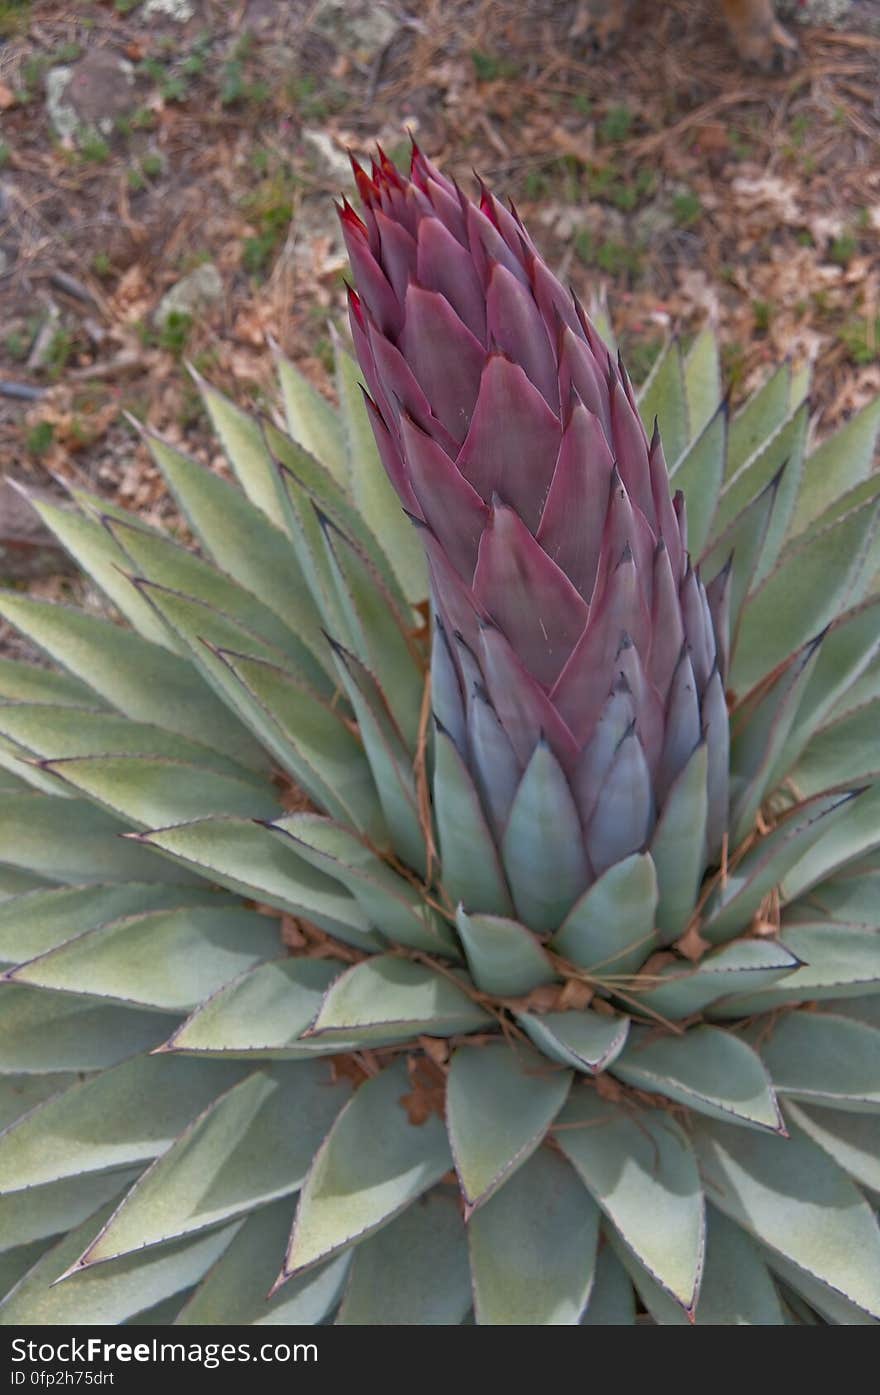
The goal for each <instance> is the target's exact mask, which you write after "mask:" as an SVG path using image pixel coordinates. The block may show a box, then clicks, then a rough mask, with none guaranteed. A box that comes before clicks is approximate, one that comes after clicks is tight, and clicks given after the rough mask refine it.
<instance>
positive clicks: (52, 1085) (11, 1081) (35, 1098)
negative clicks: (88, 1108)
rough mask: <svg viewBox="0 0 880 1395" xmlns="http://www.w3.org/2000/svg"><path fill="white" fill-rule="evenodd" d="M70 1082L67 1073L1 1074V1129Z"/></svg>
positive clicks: (7, 1126) (64, 1088)
mask: <svg viewBox="0 0 880 1395" xmlns="http://www.w3.org/2000/svg"><path fill="white" fill-rule="evenodd" d="M69 1084H70V1076H69V1075H65V1074H59V1075H0V1131H2V1130H4V1129H8V1128H9V1127H10V1125H12V1124H14V1123H15V1121H16V1120H17V1119H20V1118H21V1117H22V1115H24V1114H29V1113H30V1111H31V1110H32V1109H36V1107H37V1105H40V1104H43V1103H44V1101H45V1100H48V1099H51V1098H52V1096H53V1095H57V1094H60V1093H61V1091H62V1090H66V1089H67V1087H68V1085H69Z"/></svg>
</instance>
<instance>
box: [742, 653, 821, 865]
mask: <svg viewBox="0 0 880 1395" xmlns="http://www.w3.org/2000/svg"><path fill="white" fill-rule="evenodd" d="M822 640H823V635H819V636H818V638H816V639H814V640H811V641H810V642H809V643H808V644H805V645H804V647H803V649H801V650H800V652H799V653H797V654H795V655H794V657H793V659H792V661H791V663H790V664H788V666H787V667H786V668H784V669H783V670H782V672H781V673H779V675H778V676H777V677H776V678H774V679H773V681H772V682H770V683H768V685H767V686H766V687H763V688H761V689H760V690H759V692H758V694H757V696H756V697H755V699H754V700H753V701H747V702H746V703H745V704H743V707H742V709H740V710H738V711H736V712H735V713H734V716H733V731H732V736H731V745H730V764H731V792H732V796H733V797H732V800H731V806H732V807H731V812H730V825H729V826H730V829H731V845H732V846H733V847H736V846H737V845H738V844H739V843H741V842H742V841H743V839H745V838H746V837H748V835H749V833H750V832H751V831H752V828H753V826H754V822H755V816H756V814H757V812H758V810H759V809H760V807H761V803H762V801H763V799H764V797H765V795H766V794H767V792H768V790H770V789H772V787H773V785H772V782H773V779H774V776H775V774H776V772H777V770H778V767H779V760H780V756H781V754H782V751H783V749H784V747H785V744H786V742H787V740H788V737H789V735H790V733H791V729H792V726H793V725H794V723H795V721H796V719H797V716H798V712H799V708H800V704H801V702H802V700H803V698H804V695H805V693H806V690H807V688H808V686H809V682H810V678H811V676H812V673H813V670H814V668H815V665H816V661H817V659H818V656H819V654H820V652H821V646H822ZM820 788H821V787H820ZM798 789H800V786H798ZM802 793H803V794H804V796H805V797H806V796H809V795H810V794H814V793H818V790H804V791H802Z"/></svg>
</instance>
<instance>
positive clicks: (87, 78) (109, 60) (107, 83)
mask: <svg viewBox="0 0 880 1395" xmlns="http://www.w3.org/2000/svg"><path fill="white" fill-rule="evenodd" d="M133 84H134V68H133V67H132V64H131V63H129V62H128V60H127V59H125V58H120V57H119V56H118V54H115V53H111V51H110V50H109V49H106V48H96V49H92V50H91V51H90V52H89V53H87V54H86V55H85V57H84V58H81V59H80V61H79V62H78V63H75V64H73V66H72V67H71V66H67V65H64V66H62V67H58V68H50V70H49V72H48V73H47V74H46V108H47V111H48V113H49V119H50V121H51V122H52V125H53V126H54V128H55V130H56V132H57V134H58V136H59V137H60V139H61V140H64V141H71V140H75V139H76V137H77V136H78V135H79V134H80V132H82V131H100V132H101V133H102V134H103V135H105V136H108V135H110V133H111V131H112V130H113V127H114V125H115V123H116V119H117V117H119V116H122V115H123V114H124V113H125V112H127V111H128V110H129V109H130V107H131V100H132V92H131V89H132V86H133Z"/></svg>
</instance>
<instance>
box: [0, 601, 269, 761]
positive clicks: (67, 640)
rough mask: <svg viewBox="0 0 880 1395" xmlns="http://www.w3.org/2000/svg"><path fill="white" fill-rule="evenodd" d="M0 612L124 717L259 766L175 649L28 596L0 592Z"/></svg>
mask: <svg viewBox="0 0 880 1395" xmlns="http://www.w3.org/2000/svg"><path fill="white" fill-rule="evenodd" d="M0 615H2V616H3V617H4V619H6V620H8V621H9V622H10V624H12V625H15V626H17V628H18V629H20V630H21V631H22V632H23V633H24V634H26V635H27V636H28V638H30V639H31V640H33V642H34V644H36V645H37V646H38V647H39V648H40V649H42V650H43V651H44V652H45V653H47V654H48V655H49V656H50V658H52V659H54V660H55V661H56V662H57V663H59V664H60V665H61V666H62V668H65V669H67V670H68V671H69V672H70V673H72V674H73V675H74V676H75V677H76V678H81V679H82V680H83V681H84V682H86V683H88V685H89V687H91V688H93V689H94V691H95V692H96V693H98V694H99V696H100V697H102V698H104V699H105V701H107V702H108V703H110V704H111V706H113V707H116V708H117V709H118V710H119V711H120V712H123V713H124V714H125V716H126V717H131V718H132V719H133V720H134V721H136V722H152V723H154V724H155V725H156V726H160V727H165V728H166V729H167V730H168V731H176V732H179V733H180V735H181V736H188V737H191V738H192V739H193V740H195V741H201V742H204V743H206V744H207V745H209V746H214V747H216V748H217V749H218V750H221V751H225V752H226V754H227V755H228V756H231V757H232V758H233V759H234V760H237V761H240V762H241V763H242V764H243V765H247V766H248V767H250V768H254V769H257V770H265V769H266V766H267V763H268V762H267V760H266V756H265V754H264V752H263V751H262V750H261V749H260V748H259V747H258V746H257V745H256V743H255V742H254V740H253V738H252V737H251V736H250V735H249V733H248V732H246V731H245V730H244V728H243V727H242V726H241V723H240V722H239V721H238V720H237V719H236V718H235V716H234V715H233V714H232V713H230V712H229V711H228V710H227V709H226V708H225V707H224V706H223V704H222V703H221V702H220V700H219V699H218V698H215V697H214V695H213V694H212V693H211V691H210V689H209V688H207V687H206V686H205V684H204V682H203V681H202V679H201V678H200V677H199V675H198V673H196V672H194V670H193V667H192V665H191V664H190V663H187V661H186V660H185V659H182V658H181V657H180V656H179V655H177V654H171V653H169V652H168V650H166V649H162V648H161V647H160V646H159V645H156V644H150V643H149V641H147V640H145V639H142V638H141V637H140V636H139V635H135V634H133V633H132V632H131V631H129V630H124V629H122V628H120V626H119V625H114V624H111V623H110V621H108V620H99V619H98V618H97V616H94V615H86V614H85V613H84V612H83V611H79V610H73V609H72V608H70V607H68V606H59V605H53V604H50V603H48V602H46V601H35V600H32V599H31V598H30V597H25V596H19V595H12V594H4V595H0Z"/></svg>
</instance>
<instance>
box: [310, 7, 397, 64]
mask: <svg viewBox="0 0 880 1395" xmlns="http://www.w3.org/2000/svg"><path fill="white" fill-rule="evenodd" d="M312 23H313V25H314V27H315V29H316V30H317V32H318V33H319V34H323V35H324V37H325V38H327V39H331V40H332V41H333V43H334V44H336V46H337V47H338V48H341V49H344V50H345V51H346V52H348V53H351V54H353V55H354V56H355V57H357V58H359V59H360V60H361V61H362V62H369V61H370V59H372V58H375V57H376V54H377V53H380V52H381V50H382V49H383V48H385V46H386V44H390V42H391V40H392V39H393V38H394V35H395V34H396V33H397V30H398V28H399V27H400V26H399V23H398V20H397V19H396V18H395V16H394V15H393V14H392V13H391V10H390V9H389V8H388V6H387V5H383V4H382V3H381V0H379V3H376V2H375V0H372V2H371V3H367V4H364V3H362V0H360V2H358V0H354V2H353V0H319V3H318V5H317V6H316V8H315V11H314V16H313V20H312Z"/></svg>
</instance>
